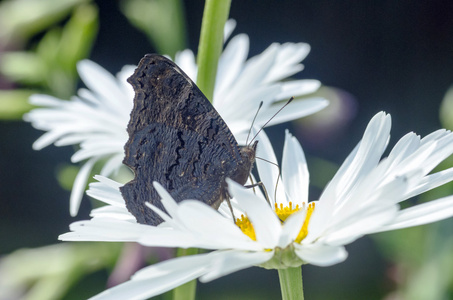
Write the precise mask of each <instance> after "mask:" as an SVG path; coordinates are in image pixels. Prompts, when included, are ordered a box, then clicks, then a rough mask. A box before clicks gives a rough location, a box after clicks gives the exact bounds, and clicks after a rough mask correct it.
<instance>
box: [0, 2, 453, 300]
mask: <svg viewBox="0 0 453 300" xmlns="http://www.w3.org/2000/svg"><path fill="white" fill-rule="evenodd" d="M96 3H97V4H98V6H99V12H100V31H99V34H98V40H97V42H96V44H95V46H94V48H93V51H92V55H91V59H92V60H94V61H95V62H97V63H99V64H100V65H102V66H103V67H105V68H106V69H108V70H109V71H110V72H112V73H114V74H115V73H116V72H118V71H119V70H120V69H121V67H122V66H123V65H125V64H136V63H137V62H138V61H139V59H140V58H141V57H142V56H143V55H144V54H145V53H149V52H153V51H154V49H153V48H152V46H150V45H149V42H148V40H147V39H146V38H145V36H144V35H143V34H142V33H140V32H138V31H137V30H136V29H135V28H133V27H132V26H131V25H130V24H129V22H128V21H127V19H126V18H125V17H124V16H123V15H122V14H121V12H120V11H119V10H118V2H116V1H96ZM203 5H204V3H203V1H185V8H186V17H187V30H188V32H187V33H188V36H189V45H188V47H189V48H190V49H192V50H194V51H195V52H196V50H197V45H198V37H199V31H200V25H201V17H202V13H203ZM230 16H231V18H234V19H236V21H237V27H236V30H235V31H234V33H233V34H238V33H246V34H248V35H249V37H250V42H251V43H250V44H251V45H250V56H252V55H256V54H259V53H261V52H262V51H263V50H264V49H266V48H267V47H268V46H269V45H270V44H271V43H273V42H280V43H284V42H306V43H309V44H310V45H311V47H312V51H311V53H310V54H309V56H308V57H307V59H305V61H304V65H305V70H304V71H303V72H301V73H299V74H297V75H296V76H295V77H296V78H310V79H311V78H313V79H318V80H320V81H321V82H322V83H323V84H324V85H326V86H331V87H338V88H341V89H342V90H344V91H347V92H348V93H349V94H350V95H351V96H352V97H353V99H354V101H356V103H357V106H356V115H355V117H354V118H353V119H352V120H351V121H350V123H349V124H348V125H347V127H346V128H345V130H344V131H343V132H342V134H340V135H336V136H335V137H331V140H330V141H326V142H325V143H324V144H323V147H322V148H320V147H317V146H316V143H314V142H313V141H310V140H309V139H304V138H303V137H300V141H301V143H302V145H303V146H304V149H305V151H306V152H307V156H308V157H311V156H317V157H322V158H324V159H327V160H331V161H333V162H335V163H341V162H342V160H343V159H344V158H345V157H346V155H347V154H348V153H349V151H350V150H352V148H353V147H354V146H355V144H356V143H357V142H358V141H359V139H360V137H361V134H362V133H363V130H364V128H365V126H366V124H367V122H368V121H369V119H370V118H371V117H372V116H373V115H374V114H375V113H377V112H378V111H381V110H385V111H387V112H389V113H391V114H392V120H393V121H392V122H393V130H392V140H391V142H390V144H391V145H393V144H394V143H395V141H396V140H397V138H399V137H401V136H402V135H403V134H405V133H407V132H409V131H415V132H417V133H419V134H421V135H425V134H427V133H429V132H431V131H433V130H435V129H437V128H440V127H441V125H440V123H439V118H438V112H439V105H440V103H441V100H442V98H443V96H444V94H445V92H446V91H447V89H448V88H449V86H450V85H451V84H452V83H453V17H452V16H453V2H452V1H390V0H389V1H372V2H371V1H299V0H293V1H289V0H288V1H263V0H262V1H252V0H240V1H233V2H232V7H231V12H230ZM288 126H293V125H288ZM285 127H287V126H276V127H274V128H272V129H270V130H269V132H270V134H271V135H272V136H274V137H275V138H276V139H277V141H281V142H282V141H283V138H282V132H283V129H284V128H285ZM0 130H1V136H2V141H1V143H0V180H1V184H0V203H1V204H0V218H1V219H0V225H1V227H0V243H1V245H0V253H1V254H6V253H9V252H11V251H13V250H15V249H19V248H24V247H37V246H43V245H47V244H51V243H56V242H57V236H58V235H59V234H61V233H63V232H66V231H67V230H68V225H69V223H70V222H72V221H74V220H75V219H74V218H70V217H69V213H68V211H69V208H68V204H69V192H68V191H65V190H63V189H62V188H61V187H60V186H59V184H58V182H57V180H56V179H55V174H56V168H58V167H59V166H61V165H62V164H63V163H67V162H69V158H70V156H71V154H72V153H73V151H72V149H71V148H70V147H66V148H56V147H53V146H51V147H48V148H46V149H44V150H42V151H39V152H35V151H33V150H32V149H31V144H32V143H33V141H34V140H35V139H36V138H38V137H39V136H40V135H41V132H38V131H36V130H34V129H32V127H31V126H30V125H29V124H25V123H21V122H1V123H0ZM277 147H278V145H277ZM308 163H309V166H310V161H309V162H308ZM89 209H90V207H89V201H84V202H83V203H82V209H81V212H80V214H79V216H78V217H77V218H76V219H86V218H88V213H89ZM347 250H348V252H349V254H350V257H349V258H348V260H347V261H346V262H345V263H342V264H339V265H336V266H333V267H328V268H319V267H312V266H307V267H304V268H303V275H304V285H305V287H306V290H305V292H306V297H307V299H326V298H327V299H329V298H332V299H342V298H352V299H359V298H362V297H363V296H365V295H366V298H367V299H379V298H382V297H383V296H384V295H385V293H386V290H387V289H388V288H389V286H388V282H387V280H386V278H385V274H384V272H385V262H384V261H383V260H382V258H381V257H380V255H379V253H378V252H377V250H376V249H375V247H374V243H373V241H372V240H371V239H370V238H362V239H361V240H360V241H358V242H355V243H353V244H352V245H349V246H347ZM277 278H278V276H277V272H276V271H265V270H263V269H257V268H252V269H250V270H247V271H241V272H238V273H235V274H233V275H230V276H227V277H225V278H221V279H219V280H217V281H214V282H212V283H208V284H200V285H199V296H200V299H209V298H210V297H212V295H213V294H215V295H217V296H218V297H220V296H222V295H223V296H224V297H225V299H228V298H230V297H232V296H233V295H234V296H235V297H236V298H239V299H246V298H240V295H242V296H243V295H244V294H245V293H246V292H243V291H242V289H247V291H249V292H250V293H251V294H250V295H249V298H248V299H253V298H254V297H256V298H258V297H259V296H261V297H266V298H267V299H278V298H279V297H280V296H279V288H278V281H277ZM321 292H326V293H327V294H322V293H321ZM387 292H388V290H387ZM212 293H213V294H212Z"/></svg>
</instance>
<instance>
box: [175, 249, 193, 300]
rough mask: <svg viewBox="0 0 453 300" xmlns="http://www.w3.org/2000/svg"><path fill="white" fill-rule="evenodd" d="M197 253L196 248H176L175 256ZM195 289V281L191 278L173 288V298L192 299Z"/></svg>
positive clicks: (179, 299) (178, 299)
mask: <svg viewBox="0 0 453 300" xmlns="http://www.w3.org/2000/svg"><path fill="white" fill-rule="evenodd" d="M195 254H198V248H189V249H182V248H178V251H177V252H176V256H177V257H180V256H187V255H195ZM196 291H197V281H196V280H192V281H189V282H187V283H185V284H183V285H180V286H178V287H177V288H175V289H174V290H173V300H194V299H195V293H196Z"/></svg>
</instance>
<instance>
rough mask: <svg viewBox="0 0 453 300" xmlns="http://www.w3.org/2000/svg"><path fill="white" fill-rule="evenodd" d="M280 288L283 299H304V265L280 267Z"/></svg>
mask: <svg viewBox="0 0 453 300" xmlns="http://www.w3.org/2000/svg"><path fill="white" fill-rule="evenodd" d="M278 277H279V279H280V288H281V291H282V299H283V300H303V299H304V288H303V285H302V267H297V268H288V269H279V270H278Z"/></svg>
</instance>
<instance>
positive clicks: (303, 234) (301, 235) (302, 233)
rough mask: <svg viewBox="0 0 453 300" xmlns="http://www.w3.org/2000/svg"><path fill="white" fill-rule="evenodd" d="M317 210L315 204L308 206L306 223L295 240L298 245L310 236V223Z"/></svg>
mask: <svg viewBox="0 0 453 300" xmlns="http://www.w3.org/2000/svg"><path fill="white" fill-rule="evenodd" d="M314 210H315V203H314V202H312V203H310V204H309V205H308V208H307V215H306V216H305V221H304V224H303V225H302V228H301V229H300V231H299V234H298V235H297V238H296V240H295V242H296V243H300V242H301V241H302V240H303V239H304V238H305V237H306V236H307V234H308V223H309V222H310V218H311V215H312V214H313V211H314Z"/></svg>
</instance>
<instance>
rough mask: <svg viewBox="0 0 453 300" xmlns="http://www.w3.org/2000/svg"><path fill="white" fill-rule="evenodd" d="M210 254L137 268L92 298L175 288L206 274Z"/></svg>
mask: <svg viewBox="0 0 453 300" xmlns="http://www.w3.org/2000/svg"><path fill="white" fill-rule="evenodd" d="M210 260H211V258H210V257H209V254H200V255H191V256H185V257H179V258H175V259H171V260H167V261H164V262H162V263H158V264H155V265H152V266H149V267H147V268H143V269H142V270H140V271H138V272H137V273H136V274H135V275H134V276H133V277H132V279H131V280H129V281H127V282H125V283H122V284H120V285H117V286H115V287H113V288H111V289H108V290H106V291H104V292H102V293H101V294H99V295H97V296H95V297H93V298H90V299H91V300H102V299H105V300H107V299H108V300H112V299H114V300H115V299H118V300H123V299H131V300H132V299H134V300H135V299H137V300H138V299H147V298H150V297H153V296H156V295H159V294H162V293H164V292H167V291H169V290H172V289H174V288H175V287H178V286H180V285H182V284H184V283H186V282H189V281H191V280H194V279H196V278H198V277H199V276H201V275H202V274H204V273H205V269H206V267H207V265H208V264H209V261H210Z"/></svg>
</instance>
